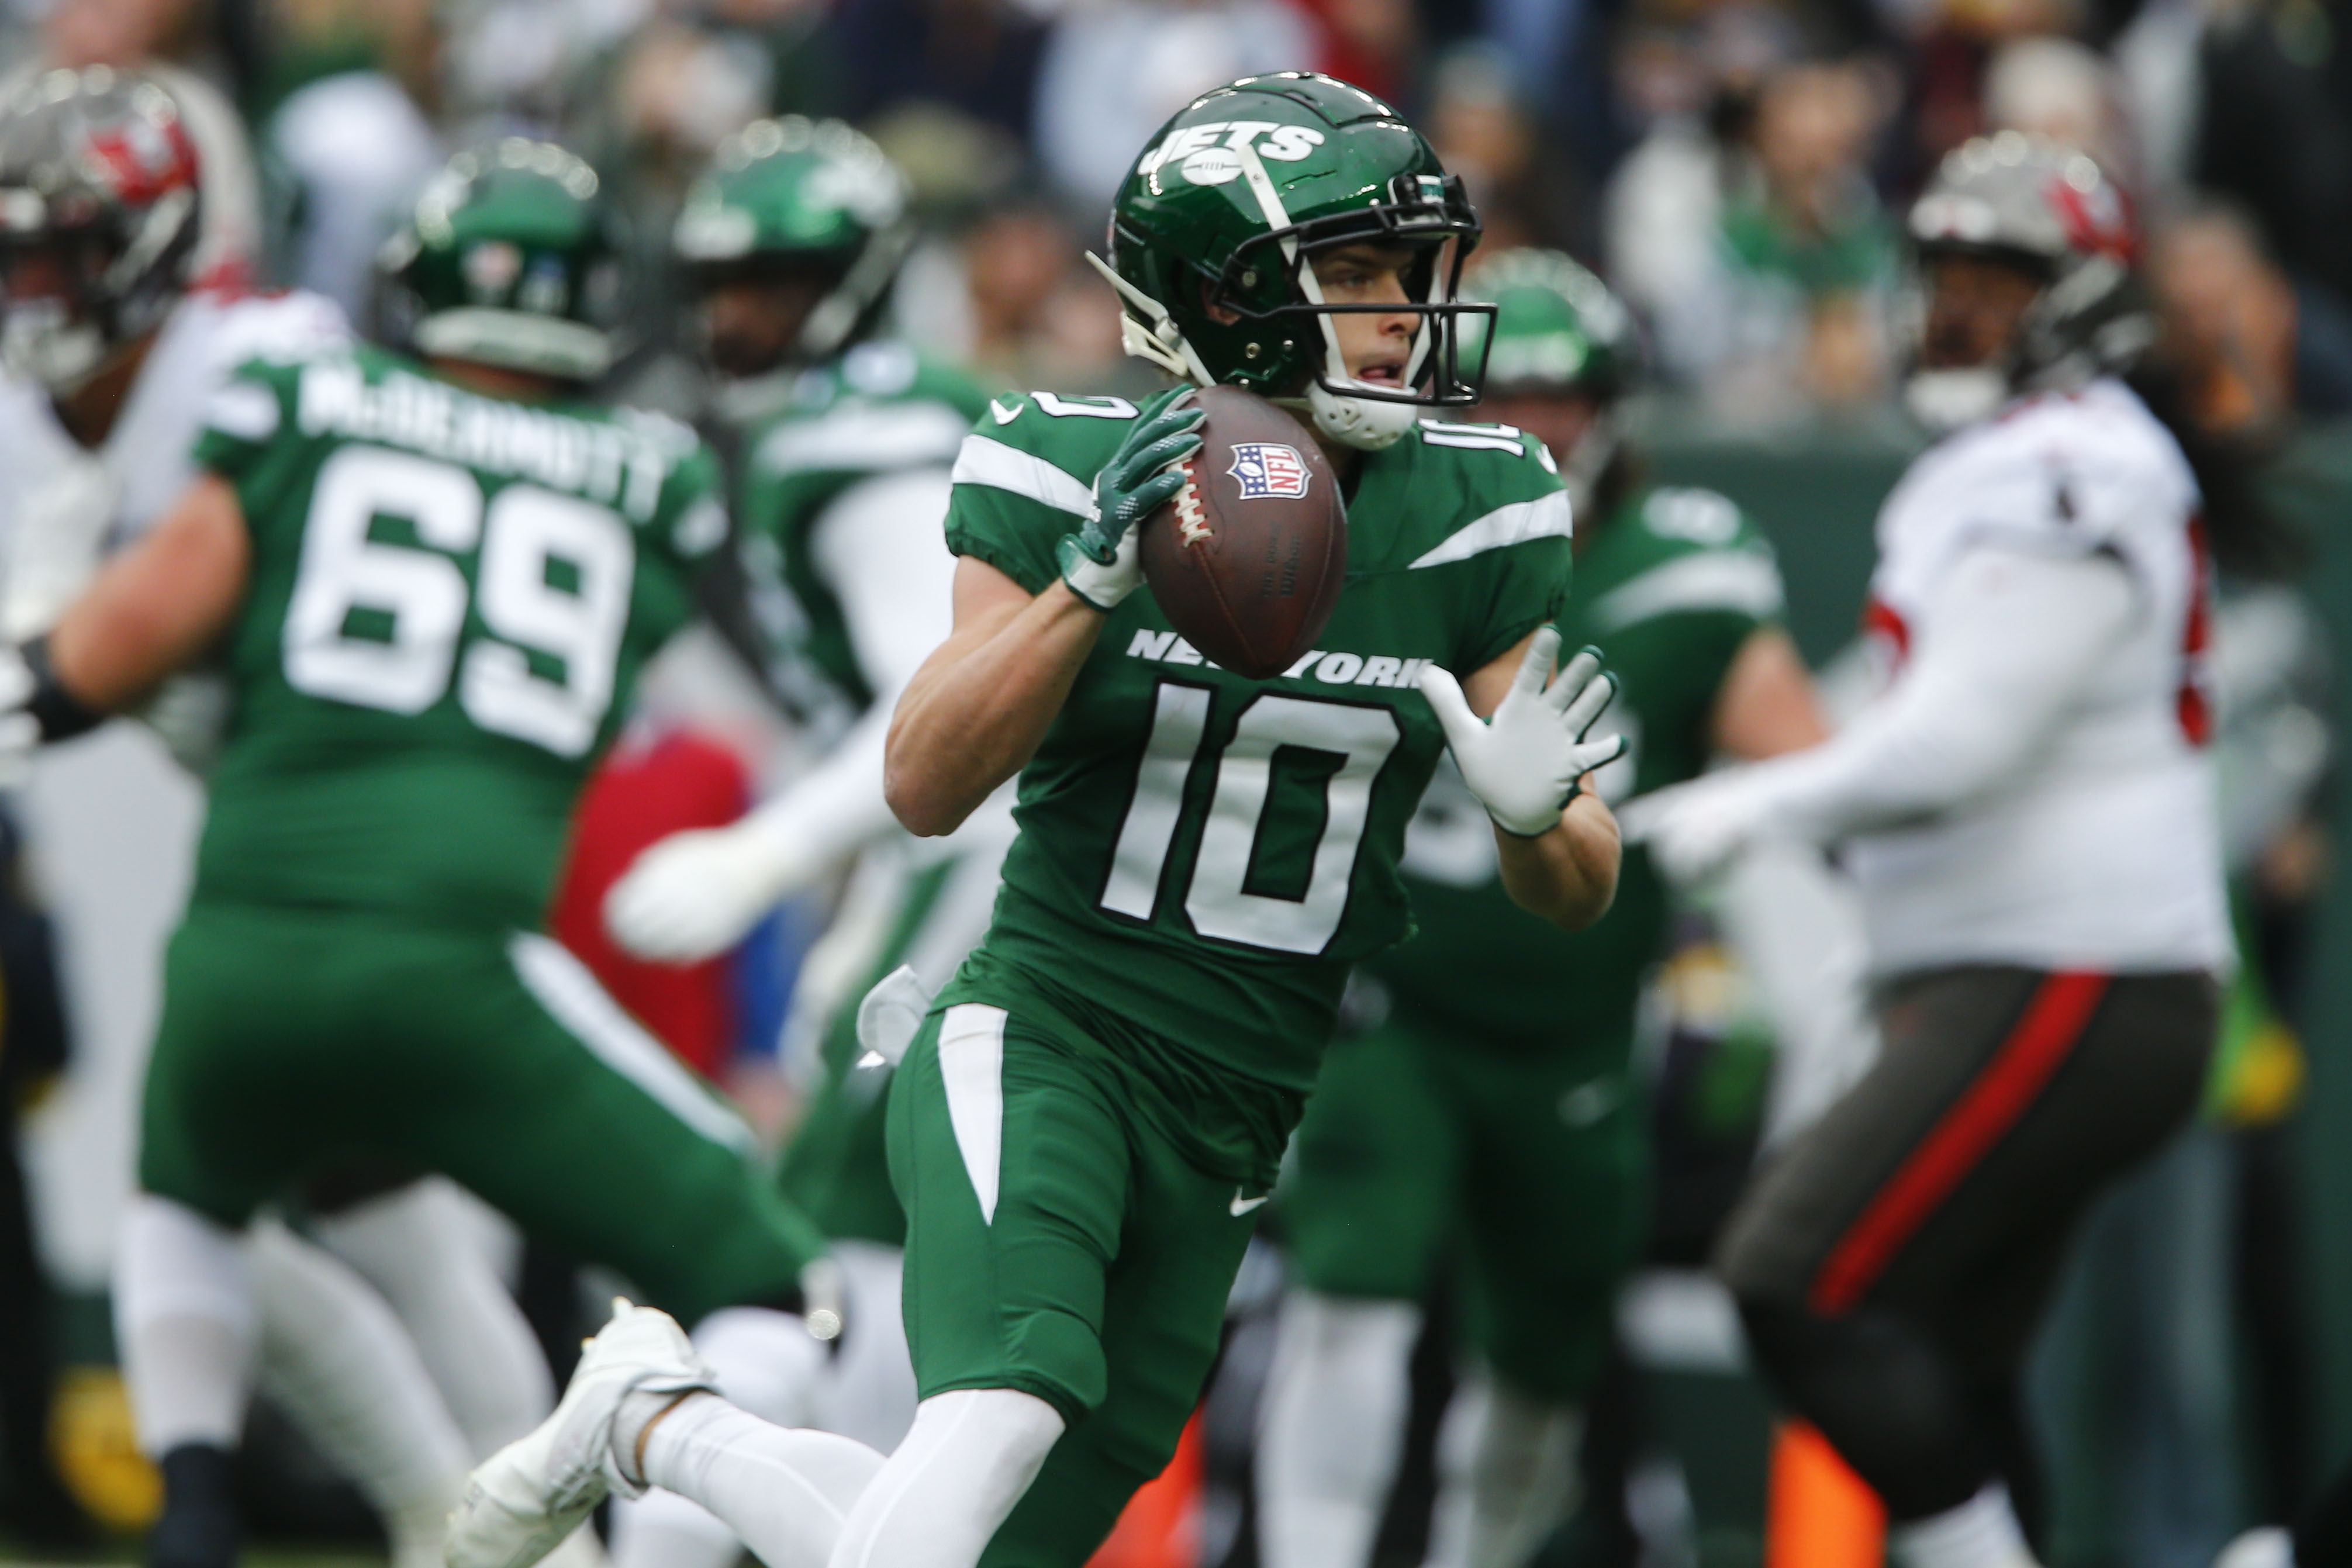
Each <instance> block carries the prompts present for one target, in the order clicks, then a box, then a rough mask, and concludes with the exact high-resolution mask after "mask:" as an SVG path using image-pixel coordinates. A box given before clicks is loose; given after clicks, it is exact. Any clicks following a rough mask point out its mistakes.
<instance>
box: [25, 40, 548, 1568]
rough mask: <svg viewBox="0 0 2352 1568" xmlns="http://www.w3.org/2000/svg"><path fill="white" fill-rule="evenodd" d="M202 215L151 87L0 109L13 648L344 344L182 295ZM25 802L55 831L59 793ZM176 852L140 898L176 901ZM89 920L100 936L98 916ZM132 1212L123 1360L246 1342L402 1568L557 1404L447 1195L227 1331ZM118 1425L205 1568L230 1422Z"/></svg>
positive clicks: (268, 1267) (150, 957)
mask: <svg viewBox="0 0 2352 1568" xmlns="http://www.w3.org/2000/svg"><path fill="white" fill-rule="evenodd" d="M203 207H204V199H203V197H202V195H200V186H199V170H198V167H197V162H196V153H195V150H194V139H193V138H192V137H191V136H190V135H189V134H188V133H187V132H186V130H185V128H184V124H183V121H182V119H181V116H180V113H179V111H178V107H177V104H176V102H175V100H173V98H172V96H171V94H170V93H169V92H168V91H167V90H166V89H164V88H163V86H161V85H160V84H159V83H158V82H156V81H153V80H151V79H144V78H141V77H135V76H129V75H123V74H120V73H115V72H110V71H106V70H96V69H94V70H90V71H84V72H74V71H53V72H50V73H47V75H45V76H38V77H34V78H31V79H27V80H26V81H24V82H22V83H20V84H19V86H18V88H17V89H16V92H15V93H14V94H12V95H11V96H10V98H9V99H8V100H7V101H6V102H5V105H0V304H5V315H4V316H0V472H5V474H6V475H7V476H8V483H7V484H6V485H5V486H0V628H5V630H0V635H5V637H7V638H8V639H10V640H12V641H14V640H22V639H25V638H27V637H33V636H36V635H37V634H39V633H41V632H44V631H46V630H47V628H48V626H50V625H51V624H52V623H53V622H54V621H55V620H56V618H57V616H58V614H59V613H60V612H61V611H63V610H64V609H65V607H66V606H67V605H68V604H70V603H71V602H72V600H73V599H74V598H75V597H76V596H77V595H79V593H80V592H81V590H82V589H83V588H84V587H85V586H86V585H87V584H88V583H89V579H90V577H91V576H92V575H93V574H95V572H96V571H97V569H98V566H99V563H100V560H101V559H102V558H103V557H104V556H105V555H106V554H107V553H109V552H111V551H113V550H115V549H117V548H119V547H121V545H124V544H126V543H128V542H131V541H132V540H134V539H136V538H138V537H140V536H141V535H142V534H144V533H145V532H146V531H148V530H149V528H151V527H152V525H153V524H154V523H155V522H156V521H158V520H159V519H160V518H161V517H162V516H163V513H164V512H165V511H166V510H168V509H169V508H170V506H171V505H172V503H173V502H174V501H176V500H178V499H179V497H180V495H181V493H182V492H183V491H184V489H186V488H187V486H188V484H189V482H190V481H191V479H193V477H194V469H193V468H192V466H191V464H190V462H189V458H188V453H189V449H190V447H191V446H192V444H193V442H194V437H195V433H196V430H197V427H198V424H199V421H200V419H201V416H202V412H203V410H204V408H205V406H206V405H207V404H208V403H209V402H210V400H211V396H212V394H213V392H214V391H215V389H216V388H217V387H218V386H219V385H220V384H222V383H223V382H224V381H225V380H226V378H227V377H228V374H229V373H230V372H231V371H233V370H235V369H236V366H238V365H239V364H241V363H245V362H246V361H247V360H250V359H253V358H257V357H273V356H282V355H290V354H297V353H306V352H309V351H310V350H312V349H315V348H317V347H320V346H321V345H323V344H328V343H333V342H341V341H342V340H343V339H344V338H345V337H346V336H347V335H348V334H347V329H346V327H345V325H344V322H343V319H342V317H341V313H340V312H339V311H338V310H336V309H335V307H334V306H332V305H331V304H330V303H328V302H327V301H326V300H321V299H320V298H318V297H317V296H314V295H307V294H286V295H279V296H274V297H263V296H256V295H251V294H241V293H234V292H218V291H213V290H206V289H193V290H192V289H190V286H189V279H190V277H191V275H192V272H193V270H194V268H195V267H196V266H197V265H198V251H199V249H200V242H199V233H200V230H201V229H202V226H203V217H204V212H203ZM211 691H212V688H211V687H210V686H209V684H208V683H205V682H204V681H202V680H201V679H198V680H194V681H187V680H184V681H183V682H181V683H179V684H178V685H177V686H176V687H175V688H173V689H167V692H166V694H165V696H164V697H163V699H162V700H159V702H158V703H157V704H156V705H155V706H154V707H153V708H152V709H151V710H150V718H151V720H152V721H153V722H155V724H156V725H157V728H158V729H159V730H161V731H163V734H164V736H165V739H166V740H167V742H170V743H171V744H172V745H173V749H174V750H175V751H178V752H180V753H181V754H182V756H183V758H184V760H189V761H194V762H199V763H200V762H201V760H202V758H201V755H200V753H201V752H203V751H204V749H205V745H206V743H207V742H208V741H209V739H210V737H211V734H212V729H213V721H217V719H218V718H219V717H220V713H219V708H218V705H217V703H216V702H214V701H211V700H208V699H209V695H210V692H211ZM35 765H36V768H37V769H39V768H44V767H48V766H52V765H55V764H52V763H49V762H47V761H43V762H40V763H36V764H35ZM68 765H70V764H68ZM62 793H64V792H61V791H58V790H47V791H37V794H38V795H40V796H41V798H42V799H43V800H44V801H45V802H47V803H48V804H49V805H52V806H54V805H57V803H58V799H59V796H60V795H61V794H62ZM177 853H178V854H179V856H180V859H179V861H178V862H177V864H176V866H158V867H156V868H154V869H155V871H156V874H157V875H158V876H160V877H163V878H165V879H168V880H170V881H172V882H173V884H174V885H177V884H179V883H183V882H184V879H185V876H186V868H187V865H188V862H189V859H190V858H192V857H193V853H194V845H193V843H184V844H182V845H180V846H178V847H177ZM85 912H94V913H96V914H97V915H99V916H100V917H101V921H100V923H101V924H102V923H103V921H102V917H103V916H104V915H105V913H106V910H104V909H103V908H101V909H99V910H95V911H90V910H85ZM159 934H160V933H159ZM160 961H161V955H160V952H151V953H147V954H145V955H143V962H145V963H149V964H151V965H152V964H156V963H160ZM150 1203H152V1200H146V1201H142V1203H140V1204H138V1205H134V1207H133V1209H132V1212H131V1215H130V1216H129V1218H128V1220H127V1221H126V1235H125V1238H124V1244H125V1245H124V1251H125V1264H126V1268H125V1270H124V1272H123V1273H122V1274H121V1276H119V1277H118V1279H117V1289H116V1295H115V1308H116V1313H117V1331H118V1334H119V1337H120V1338H121V1341H122V1342H123V1343H124V1345H125V1347H126V1352H128V1353H131V1354H137V1353H140V1352H141V1351H142V1349H143V1348H145V1347H147V1346H149V1345H150V1344H151V1343H152V1342H159V1341H160V1342H164V1343H167V1344H168V1343H178V1344H182V1345H185V1346H189V1347H191V1348H194V1349H196V1350H198V1351H201V1350H202V1349H203V1348H204V1347H206V1346H213V1347H215V1348H217V1346H218V1345H219V1344H220V1343H222V1342H223V1336H228V1337H229V1338H232V1339H233V1338H234V1337H236V1335H238V1334H239V1333H245V1332H250V1333H257V1335H258V1338H259V1342H260V1349H261V1352H262V1363H263V1373H264V1383H265V1385H266V1386H267V1387H268V1389H269V1390H270V1392H271V1393H272V1394H273V1395H275V1396H276V1397H277V1398H278V1400H279V1402H280V1403H281V1404H282V1405H284V1406H285V1407H286V1408H287V1409H288V1410H289V1413H291V1414H292V1415H294V1416H295V1418H296V1419H297V1420H298V1421H299V1423H300V1424H301V1425H302V1426H303V1427H304V1428H305V1430H306V1431H308V1432H309V1433H310V1436H312V1438H313V1439H314V1441H316V1442H317V1443H318V1444H319V1445H320V1447H321V1448H322V1449H324V1450H325V1451H326V1452H327V1453H328V1454H329V1456H330V1457H331V1458H333V1459H334V1460H335V1461H336V1462H337V1463H338V1464H339V1466H340V1467H341V1468H344V1469H345V1470H346V1471H348V1472H349V1473H351V1475H352V1479H354V1480H355V1481H357V1482H358V1483H359V1485H360V1486H361V1488H362V1490H363V1491H364V1492H365V1493H366V1494H367V1495H368V1497H369V1499H370V1500H371V1501H372V1502H373V1503H374V1504H375V1506H376V1507H377V1508H378V1510H380V1511H381V1512H382V1514H383V1518H384V1521H385V1524H386V1527H387V1530H388V1532H389V1534H390V1535H391V1538H392V1542H393V1545H394V1552H395V1556H396V1557H397V1558H398V1560H399V1561H400V1562H401V1563H403V1564H404V1565H406V1564H411V1563H414V1564H419V1565H421V1564H425V1563H433V1562H437V1560H438V1557H439V1542H440V1537H441V1532H442V1526H443V1521H444V1516H445V1515H446V1511H447V1510H448V1508H449V1507H450V1505H451V1504H452V1503H453V1502H454V1501H455V1500H456V1495H457V1489H458V1488H459V1487H460V1486H462V1483H463V1481H464V1478H465V1472H466V1469H467V1466H468V1465H469V1464H470V1463H471V1462H472V1459H473V1458H478V1457H479V1456H480V1455H481V1454H484V1453H487V1452H489V1451H490V1450H492V1449H495V1448H497V1447H499V1446H500V1445H501V1444H503V1443H504V1442H506V1441H508V1440H509V1439H510V1438H512V1437H513V1436H516V1435H517V1434H519V1433H520V1432H521V1431H524V1430H527V1429H528V1428H529V1427H530V1425H531V1424H532V1423H533V1422H534V1421H536V1420H537V1419H538V1418H539V1416H540V1415H543V1414H544V1413H545V1410H546V1409H547V1407H548V1406H549V1405H551V1403H552V1399H553V1390H552V1388H551V1385H550V1383H549V1380H548V1377H547V1373H546V1368H545V1364H544V1362H543V1361H542V1360H541V1357H540V1355H539V1352H538V1350H537V1347H536V1345H535V1343H534V1342H533V1341H532V1339H531V1337H530V1331H529V1329H528V1327H527V1326H526V1325H525V1324H524V1323H523V1322H522V1321H521V1320H520V1315H519V1314H518V1313H517V1312H516V1311H515V1310H514V1308H513V1305H512V1303H511V1301H510V1300H508V1299H507V1297H506V1296H505V1294H504V1291H503V1289H502V1288H501V1287H500V1285H499V1281H498V1280H497V1279H496V1277H495V1276H494V1275H493V1274H492V1273H491V1272H490V1271H489V1269H488V1266H487V1263H486V1262H485V1261H484V1260H483V1259H482V1258H481V1256H480V1254H479V1251H478V1248H476V1247H471V1246H469V1245H468V1240H469V1234H470V1228H469V1226H468V1222H467V1218H466V1216H465V1215H464V1214H463V1212H462V1209H461V1207H460V1205H459V1201H458V1200H457V1197H456V1196H455V1194H452V1193H450V1192H448V1191H446V1190H444V1189H441V1188H439V1187H437V1186H429V1185H424V1184H417V1185H412V1186H407V1187H404V1188H401V1189H399V1190H396V1191H389V1192H383V1193H380V1194H375V1195H374V1196H373V1201H369V1202H364V1203H359V1204H355V1205H352V1206H350V1207H349V1208H348V1209H346V1210H344V1211H342V1212H341V1213H338V1214H336V1215H331V1216H325V1217H322V1218H321V1219H320V1222H319V1225H318V1232H319V1234H320V1235H321V1236H322V1237H326V1238H327V1239H328V1240H329V1241H330V1244H331V1246H333V1247H334V1248H335V1251H336V1253H338V1254H340V1255H341V1259H342V1261H338V1258H337V1257H336V1256H332V1255H330V1253H329V1252H327V1251H326V1250H323V1249H321V1248H320V1247H316V1246H313V1245H311V1244H310V1243H309V1242H307V1241H304V1240H302V1239H300V1238H299V1237H296V1236H295V1235H294V1233H293V1232H291V1231H289V1230H288V1229H286V1228H285V1227H283V1226H266V1227H264V1228H263V1229H262V1230H261V1231H260V1232H259V1233H258V1234H257V1239H256V1240H255V1242H254V1244H253V1247H252V1254H251V1258H250V1266H251V1268H252V1269H253V1270H254V1273H255V1276H256V1279H257V1284H258V1285H259V1287H260V1289H259V1290H258V1297H259V1300H260V1301H261V1304H262V1312H261V1318H260V1321H259V1322H258V1323H257V1324H248V1325H245V1326H244V1327H243V1328H240V1327H239V1326H238V1325H236V1324H234V1323H230V1322H225V1321H220V1320H219V1319H218V1316H217V1314H215V1313H212V1312H210V1311H208V1310H207V1306H208V1303H209V1302H210V1300H212V1298H211V1295H210V1293H209V1292H208V1289H207V1285H206V1281H205V1279H202V1278H201V1277H199V1276H197V1275H194V1274H192V1273H190V1272H188V1271H185V1270H182V1269H179V1268H175V1267H173V1248H172V1247H171V1246H170V1245H169V1237H168V1235H163V1236H160V1239H161V1241H162V1243H163V1245H161V1246H147V1245H142V1241H155V1240H158V1239H159V1227H160V1230H161V1231H168V1229H169V1226H170V1222H169V1220H168V1219H166V1218H163V1217H161V1216H159V1215H157V1214H155V1213H154V1212H152V1209H151V1207H150V1206H149V1205H150ZM372 1287H373V1288H372ZM380 1292H381V1293H380ZM387 1298H389V1300H390V1301H391V1302H392V1303H396V1304H397V1306H398V1307H399V1309H400V1313H401V1318H395V1317H394V1310H393V1307H392V1306H391V1305H388V1304H387ZM402 1318H404V1319H405V1321H406V1322H407V1324H408V1328H407V1329H406V1330H404V1328H403V1324H402V1321H401V1319H402ZM420 1350H421V1352H422V1354H421V1355H420ZM134 1414H135V1415H136V1418H137V1422H138V1426H139V1433H140V1437H141V1441H142V1446H143V1447H145V1449H146V1450H147V1451H148V1452H149V1453H150V1454H152V1456H154V1457H155V1458H157V1459H159V1460H160V1461H162V1462H163V1470H164V1476H165V1481H166V1509H165V1514H164V1518H163V1521H162V1523H161V1525H160V1526H159V1528H158V1531H157V1532H156V1540H155V1542H154V1545H153V1548H152V1551H153V1553H154V1556H155V1558H156V1560H157V1561H158V1562H174V1561H180V1560H183V1559H184V1558H185V1557H186V1556H188V1555H190V1554H193V1555H194V1556H195V1557H198V1558H202V1557H205V1556H206V1555H207V1554H208V1552H207V1549H206V1547H205V1544H204V1543H205V1542H217V1541H219V1540H220V1539H221V1538H222V1533H223V1531H225V1530H226V1527H227V1524H228V1514H227V1508H228V1496H227V1490H226V1487H227V1475H226V1458H225V1456H226V1452H227V1451H228V1450H229V1449H231V1448H233V1447H234V1446H235V1442H236V1435H237V1428H238V1426H240V1425H241V1423H242V1418H243V1412H242V1411H241V1410H226V1409H211V1408H200V1407H198V1406H197V1405H195V1404H194V1403H191V1402H187V1401H182V1400H179V1399H178V1398H176V1397H175V1395H174V1393H173V1389H172V1387H171V1385H170V1384H169V1383H168V1381H167V1382H166V1383H164V1384H163V1385H161V1386H160V1387H158V1386H156V1385H154V1384H150V1385H149V1386H148V1388H147V1391H146V1395H145V1396H143V1397H142V1400H141V1402H140V1405H139V1407H138V1408H137V1409H136V1411H135V1413H134Z"/></svg>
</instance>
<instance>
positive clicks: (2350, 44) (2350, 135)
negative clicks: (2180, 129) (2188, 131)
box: [2194, 0, 2352, 299]
mask: <svg viewBox="0 0 2352 1568" xmlns="http://www.w3.org/2000/svg"><path fill="white" fill-rule="evenodd" d="M2203 67H2204V69H2203V87H2204V100H2203V103H2202V104H2201V106H2200V110H2199V113H2198V122H2199V127H2200V146H2199V150H2198V154H2197V158H2196V162H2195V165H2194V167H2195V172H2196V177H2197V180H2198V183H2199V184H2202V185H2205V186H2207V187H2208V188H2210V189H2212V190H2215V191H2219V192H2221V193H2223V194H2226V195H2231V196H2233V197H2235V198H2236V199H2237V200H2238V201H2240V202H2241V203H2242V204H2243V205H2245V207H2246V208H2247V210H2248V211H2249V212H2251V213H2252V216H2253V217H2254V219H2255V221H2256V222H2257V223H2259V224H2260V225H2261V226H2262V229H2263V233H2265V234H2267V235H2268V236H2269V237H2270V238H2271V241H2272V243H2273V245H2275V246H2276V247H2277V249H2278V256H2279V259H2280V260H2281V262H2283V263H2284V265H2285V267H2286V268H2287V269H2288V270H2289V271H2290V272H2293V273H2296V274H2298V275H2304V276H2308V277H2310V278H2311V279H2313V280H2315V282H2318V283H2320V284H2322V285H2324V286H2325V287H2326V288H2327V289H2330V290H2332V291H2333V292H2334V293H2335V295H2336V297H2337V298H2338V299H2352V222H2347V221H2346V218H2345V215H2346V214H2347V212H2352V0H2257V3H2255V4H2252V5H2248V6H2246V7H2244V8H2243V9H2242V10H2238V11H2235V12H2233V13H2231V14H2230V15H2228V16H2223V17H2221V18H2220V19H2218V20H2217V22H2216V24H2215V26H2214V27H2213V29H2212V31H2211V32H2210V35H2209V37H2208V39H2207V43H2206V49H2205V57H2204V61H2203Z"/></svg>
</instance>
